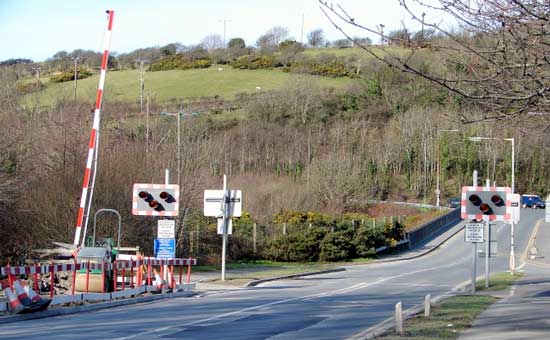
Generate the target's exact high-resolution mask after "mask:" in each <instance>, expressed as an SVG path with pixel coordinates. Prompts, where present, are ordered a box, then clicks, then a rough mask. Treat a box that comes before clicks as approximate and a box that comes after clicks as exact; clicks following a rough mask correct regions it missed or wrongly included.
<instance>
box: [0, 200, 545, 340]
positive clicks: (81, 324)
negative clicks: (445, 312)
mask: <svg viewBox="0 0 550 340" xmlns="http://www.w3.org/2000/svg"><path fill="white" fill-rule="evenodd" d="M543 214H544V211H542V210H539V211H536V210H535V211H533V210H529V209H522V216H521V218H522V222H521V223H520V224H519V225H518V226H517V227H516V244H517V248H516V249H517V254H516V263H518V264H519V258H520V256H521V253H522V252H523V251H524V250H525V248H526V246H527V242H528V239H529V237H530V235H531V233H532V231H533V228H534V226H535V224H536V222H537V220H539V219H540V218H543ZM495 229H496V234H497V239H498V242H499V254H498V257H496V258H495V259H493V260H492V261H491V267H492V271H504V270H506V269H507V268H508V262H509V258H508V255H509V244H510V242H509V238H510V229H509V226H508V225H503V224H497V226H496V228H495ZM472 252H473V247H472V245H471V244H465V243H464V235H463V232H460V233H458V234H457V235H456V236H454V237H453V238H451V239H450V240H449V241H448V242H446V243H445V244H443V245H442V246H441V247H440V248H439V249H437V250H436V251H434V252H432V253H430V254H428V255H426V256H424V257H421V258H417V259H413V260H406V261H399V262H390V263H377V264H368V265H356V266H349V267H347V270H346V271H345V272H337V273H331V274H326V275H318V276H310V277H304V278H301V279H293V280H285V281H274V282H270V283H267V284H264V285H262V286H260V287H253V288H247V289H234V290H224V291H220V292H209V293H207V294H204V295H202V296H201V297H195V298H178V299H171V300H164V301H157V302H151V303H144V304H139V305H133V306H124V307H117V308H111V309H104V310H100V311H95V312H89V313H81V314H73V315H67V316H60V317H52V318H48V319H38V320H29V321H23V322H19V323H13V324H5V325H2V326H0V338H2V339H28V338H30V337H35V336H36V337H40V339H49V338H52V339H53V338H55V339H74V338H75V337H79V336H80V337H83V338H86V339H203V340H206V339H267V338H269V339H346V338H349V337H352V336H353V335H355V334H357V333H360V332H361V331H363V330H365V329H366V328H368V327H371V326H373V325H375V324H377V323H379V322H380V321H382V320H384V319H386V318H388V317H390V316H391V315H392V313H393V308H394V305H395V303H396V302H398V301H402V302H403V306H404V309H406V308H409V307H411V306H413V305H416V304H419V303H421V302H422V301H423V300H424V296H425V295H426V294H432V296H436V295H439V294H443V293H446V292H449V291H451V290H452V289H453V288H454V287H456V286H457V285H458V284H460V283H462V282H464V281H467V280H469V279H470V275H471V263H472ZM483 264H484V261H483V260H482V259H481V258H480V259H479V261H478V272H479V274H480V275H481V274H483V273H484V268H483Z"/></svg>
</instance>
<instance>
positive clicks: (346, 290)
mask: <svg viewBox="0 0 550 340" xmlns="http://www.w3.org/2000/svg"><path fill="white" fill-rule="evenodd" d="M466 261H469V260H468V259H467V260H459V261H455V262H453V263H451V264H447V265H444V266H439V267H432V268H428V269H420V270H416V271H412V272H408V273H403V274H399V275H394V276H389V277H386V278H383V279H380V280H377V281H374V282H362V283H358V284H355V285H353V286H350V287H346V288H342V289H338V290H335V291H331V292H325V293H318V294H312V295H307V296H300V297H295V298H289V299H283V300H278V301H272V302H269V303H265V304H261V305H257V306H252V307H248V308H244V309H240V310H236V311H233V312H228V313H222V314H218V315H214V316H211V317H209V318H206V319H201V320H196V321H193V322H189V323H186V324H185V325H183V326H185V327H188V326H192V325H196V324H200V323H204V322H209V321H214V320H218V319H222V318H226V317H229V316H237V315H239V314H243V313H247V312H251V311H254V310H258V309H262V308H265V307H270V306H275V305H280V304H284V303H287V302H293V301H300V300H302V301H307V300H312V299H317V298H322V297H327V296H333V295H338V294H343V293H349V292H352V291H355V290H358V289H363V288H366V287H369V286H374V285H377V284H381V283H383V282H386V281H390V280H394V279H398V278H402V277H404V276H408V275H414V274H419V273H424V272H429V271H434V270H440V269H444V268H449V267H453V266H456V265H458V264H460V263H463V262H466ZM181 326H182V325H172V326H166V327H161V328H155V329H152V330H149V331H145V332H141V333H137V334H133V335H129V336H126V337H122V338H116V340H126V339H134V338H138V337H145V336H147V337H148V338H150V339H155V338H158V337H160V336H162V335H163V334H157V335H156V336H152V334H155V333H160V332H163V331H166V330H170V329H174V328H176V327H181Z"/></svg>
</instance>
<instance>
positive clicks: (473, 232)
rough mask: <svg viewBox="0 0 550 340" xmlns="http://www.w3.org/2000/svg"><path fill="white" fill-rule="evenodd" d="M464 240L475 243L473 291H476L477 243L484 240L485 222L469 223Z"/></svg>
mask: <svg viewBox="0 0 550 340" xmlns="http://www.w3.org/2000/svg"><path fill="white" fill-rule="evenodd" d="M464 241H465V242H470V243H473V244H474V259H473V263H472V293H475V292H476V285H475V282H476V281H477V244H478V243H483V241H484V223H473V222H472V223H467V224H466V228H465V233H464Z"/></svg>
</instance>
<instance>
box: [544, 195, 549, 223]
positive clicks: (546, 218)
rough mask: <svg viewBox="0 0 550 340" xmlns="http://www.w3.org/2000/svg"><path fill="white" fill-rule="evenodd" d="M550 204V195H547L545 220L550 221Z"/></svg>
mask: <svg viewBox="0 0 550 340" xmlns="http://www.w3.org/2000/svg"><path fill="white" fill-rule="evenodd" d="M549 205H550V195H548V197H546V207H545V208H544V212H545V214H544V222H550V208H549V207H548V206H549Z"/></svg>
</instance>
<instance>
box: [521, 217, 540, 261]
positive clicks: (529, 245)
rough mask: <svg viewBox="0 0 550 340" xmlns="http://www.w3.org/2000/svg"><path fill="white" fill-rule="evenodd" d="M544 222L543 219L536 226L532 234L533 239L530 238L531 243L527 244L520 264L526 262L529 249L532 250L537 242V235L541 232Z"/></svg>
mask: <svg viewBox="0 0 550 340" xmlns="http://www.w3.org/2000/svg"><path fill="white" fill-rule="evenodd" d="M543 221H544V220H543V219H542V218H541V219H539V220H538V221H537V224H536V225H535V229H534V230H533V232H532V233H531V237H530V238H529V242H528V243H527V247H525V251H524V252H523V254H522V255H521V257H520V259H519V260H520V262H526V260H527V253H528V252H529V249H531V246H532V245H533V243H534V242H535V239H536V238H537V233H538V232H539V227H540V225H541V224H542V222H543ZM529 263H531V261H529Z"/></svg>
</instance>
